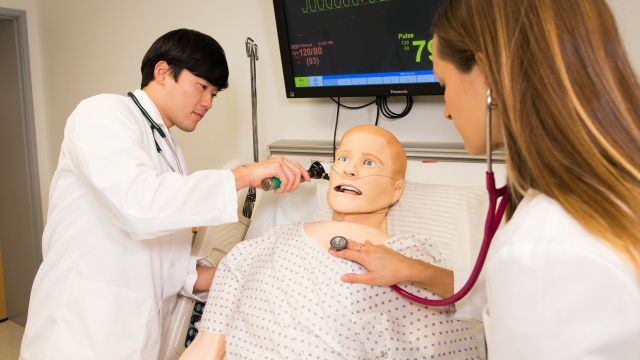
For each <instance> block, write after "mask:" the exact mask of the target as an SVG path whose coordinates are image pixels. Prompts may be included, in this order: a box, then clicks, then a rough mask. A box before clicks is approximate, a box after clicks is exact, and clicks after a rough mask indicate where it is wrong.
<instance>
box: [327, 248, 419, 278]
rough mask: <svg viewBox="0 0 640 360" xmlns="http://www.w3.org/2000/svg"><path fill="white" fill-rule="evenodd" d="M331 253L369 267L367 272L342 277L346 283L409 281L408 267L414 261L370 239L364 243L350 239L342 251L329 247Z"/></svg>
mask: <svg viewBox="0 0 640 360" xmlns="http://www.w3.org/2000/svg"><path fill="white" fill-rule="evenodd" d="M329 253H330V254H331V255H333V256H335V257H338V258H341V259H347V260H351V261H355V262H357V263H358V264H360V265H362V266H363V267H364V268H366V269H367V273H365V274H355V273H349V274H344V275H342V277H341V278H340V279H341V280H342V281H343V282H346V283H358V284H369V285H374V286H391V285H394V284H397V283H399V282H403V281H409V280H410V279H408V276H406V275H404V274H406V273H407V269H410V268H411V264H412V262H413V261H414V260H413V259H411V258H408V257H406V256H404V255H402V254H400V253H398V252H396V251H394V250H391V249H389V248H388V247H386V246H384V245H374V244H372V243H371V242H370V241H369V240H366V241H365V242H364V244H362V243H359V242H356V241H353V240H349V243H348V246H347V248H346V249H344V250H342V251H336V250H333V249H329Z"/></svg>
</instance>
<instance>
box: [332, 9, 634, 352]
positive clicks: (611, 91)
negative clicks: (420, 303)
mask: <svg viewBox="0 0 640 360" xmlns="http://www.w3.org/2000/svg"><path fill="white" fill-rule="evenodd" d="M433 30H434V34H435V36H434V58H433V63H434V72H435V74H436V76H437V77H438V78H439V79H440V81H441V83H442V85H443V86H444V87H445V96H444V99H445V117H446V118H448V119H450V120H452V121H453V122H454V125H455V127H456V128H457V130H458V131H459V132H460V134H461V136H462V138H463V141H464V143H465V148H466V149H467V151H468V152H470V153H472V154H481V153H483V152H484V149H485V145H486V140H485V124H486V123H485V119H486V117H487V110H486V108H487V106H486V104H487V101H488V99H491V106H490V110H489V111H490V112H491V116H492V119H493V124H494V125H495V129H494V130H493V134H494V139H493V141H492V142H493V145H494V146H496V147H497V146H504V148H505V152H506V155H507V156H506V158H507V169H508V179H509V188H510V192H511V197H512V204H511V208H510V209H509V210H510V211H509V217H510V218H509V220H508V222H507V224H506V226H504V227H503V229H502V230H501V231H500V232H499V233H498V235H497V236H496V238H495V239H494V241H493V244H492V247H491V250H490V253H489V258H488V260H487V263H486V265H485V270H484V271H485V276H486V282H485V283H481V284H478V285H476V286H485V287H486V307H485V309H484V313H483V321H484V326H485V332H486V339H487V346H488V351H489V352H488V355H489V358H491V359H586V358H598V359H614V358H615V359H621V358H625V359H628V358H637V357H638V356H640V355H639V354H640V347H639V345H638V344H640V286H639V284H640V276H639V274H640V86H639V84H638V79H637V77H636V75H635V74H634V72H633V70H632V68H631V65H630V64H629V61H628V59H627V56H626V53H625V50H624V47H623V45H622V42H621V40H620V37H619V34H618V31H617V28H616V24H615V21H614V19H613V16H612V14H611V12H610V10H609V8H608V6H607V4H606V2H605V0H563V1H554V0H519V1H513V0H450V1H446V2H445V4H444V6H443V7H442V9H441V10H440V12H439V13H438V15H437V16H436V19H435V22H434V27H433ZM332 253H333V254H334V255H335V256H338V257H342V258H347V259H351V260H354V261H357V262H359V263H360V264H362V265H364V266H365V267H366V268H367V269H368V270H369V273H367V274H364V275H361V274H345V275H344V276H343V280H344V281H345V282H358V283H368V284H374V285H391V284H394V283H399V282H403V281H407V280H413V281H415V280H416V279H415V278H416V275H415V274H417V273H419V274H421V276H422V277H423V278H424V281H423V282H422V283H425V284H426V283H428V282H429V276H430V273H429V271H426V270H422V267H423V266H424V264H421V263H419V262H416V261H412V260H410V259H408V258H404V257H403V256H401V255H399V254H398V253H396V252H393V251H392V250H390V249H387V248H384V247H383V246H380V245H372V244H370V243H366V244H365V245H364V246H363V247H362V248H361V249H360V251H354V250H345V251H341V252H332Z"/></svg>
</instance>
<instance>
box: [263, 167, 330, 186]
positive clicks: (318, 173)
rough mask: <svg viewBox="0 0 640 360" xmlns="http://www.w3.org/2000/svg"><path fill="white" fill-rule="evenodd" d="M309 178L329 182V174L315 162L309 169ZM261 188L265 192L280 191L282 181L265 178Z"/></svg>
mask: <svg viewBox="0 0 640 360" xmlns="http://www.w3.org/2000/svg"><path fill="white" fill-rule="evenodd" d="M308 172H309V177H311V178H312V179H324V180H329V174H327V172H326V171H325V170H324V167H323V166H322V164H320V162H319V161H314V162H313V163H312V164H311V166H310V167H309V170H308ZM260 188H261V189H262V190H264V191H270V190H278V189H279V188H280V179H278V178H277V177H270V178H264V179H262V181H261V182H260Z"/></svg>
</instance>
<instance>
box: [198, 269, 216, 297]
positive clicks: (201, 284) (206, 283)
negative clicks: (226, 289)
mask: <svg viewBox="0 0 640 360" xmlns="http://www.w3.org/2000/svg"><path fill="white" fill-rule="evenodd" d="M216 270H217V269H216V267H208V266H202V265H196V272H197V273H198V278H197V279H196V282H195V284H193V291H194V292H201V291H209V288H211V283H212V282H213V278H214V276H215V275H216Z"/></svg>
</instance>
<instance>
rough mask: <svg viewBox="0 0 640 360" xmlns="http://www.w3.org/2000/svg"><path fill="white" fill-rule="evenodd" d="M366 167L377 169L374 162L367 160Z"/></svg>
mask: <svg viewBox="0 0 640 360" xmlns="http://www.w3.org/2000/svg"><path fill="white" fill-rule="evenodd" d="M364 166H366V167H376V163H375V162H374V161H373V160H365V161H364Z"/></svg>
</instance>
